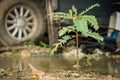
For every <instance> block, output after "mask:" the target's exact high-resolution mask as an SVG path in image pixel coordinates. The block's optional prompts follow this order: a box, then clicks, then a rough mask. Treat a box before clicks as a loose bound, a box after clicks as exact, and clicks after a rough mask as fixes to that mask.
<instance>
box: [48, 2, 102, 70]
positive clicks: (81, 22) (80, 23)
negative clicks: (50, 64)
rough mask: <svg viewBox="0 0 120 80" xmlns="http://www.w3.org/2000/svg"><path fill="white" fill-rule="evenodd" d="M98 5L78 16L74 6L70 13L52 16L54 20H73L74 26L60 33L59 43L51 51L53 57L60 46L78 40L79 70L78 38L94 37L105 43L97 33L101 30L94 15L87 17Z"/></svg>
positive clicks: (57, 13) (55, 13) (58, 13)
mask: <svg viewBox="0 0 120 80" xmlns="http://www.w3.org/2000/svg"><path fill="white" fill-rule="evenodd" d="M99 6H100V5H99V4H98V3H96V4H94V5H92V6H90V7H88V8H87V9H86V10H83V11H82V12H81V13H79V14H78V12H77V9H76V7H75V6H74V5H73V6H72V9H69V11H68V13H64V12H54V13H52V14H51V16H52V18H53V20H59V19H71V20H72V22H73V25H70V26H65V27H62V28H61V29H60V30H59V31H58V35H59V39H58V42H57V43H56V44H55V46H54V48H53V49H52V50H51V51H50V55H53V54H54V52H55V51H56V50H57V48H58V46H62V45H64V44H65V43H67V41H68V40H71V39H73V38H75V39H76V50H77V53H76V55H77V60H76V61H77V67H78V68H77V70H79V52H78V37H79V36H83V37H92V38H94V39H96V40H98V41H103V37H102V36H100V35H99V34H98V33H97V32H96V31H97V30H98V29H99V26H98V22H97V20H96V18H95V16H93V15H85V13H87V12H88V11H89V10H91V9H93V8H95V7H99ZM88 23H90V24H91V25H92V27H93V28H94V29H95V31H94V32H93V31H92V30H91V29H89V28H88ZM71 32H73V33H75V34H74V35H70V34H69V33H71Z"/></svg>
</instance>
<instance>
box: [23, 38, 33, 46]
mask: <svg viewBox="0 0 120 80" xmlns="http://www.w3.org/2000/svg"><path fill="white" fill-rule="evenodd" d="M24 44H25V45H27V46H28V47H29V48H32V47H33V46H34V45H35V40H33V39H31V40H28V41H26V42H24Z"/></svg>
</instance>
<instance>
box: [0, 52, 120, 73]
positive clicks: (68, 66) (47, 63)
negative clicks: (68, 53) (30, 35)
mask: <svg viewBox="0 0 120 80" xmlns="http://www.w3.org/2000/svg"><path fill="white" fill-rule="evenodd" d="M18 62H19V57H18V56H17V57H16V56H12V57H4V58H2V57H1V58H0V69H7V68H11V67H12V68H13V66H15V65H17V64H18ZM28 62H29V63H31V64H32V65H33V66H34V67H35V68H36V69H38V70H41V71H44V72H56V71H65V70H67V71H72V70H76V69H74V68H73V65H74V64H75V63H76V62H75V61H73V60H68V59H65V58H63V57H62V56H61V55H55V56H54V57H53V56H52V57H51V56H49V54H41V55H40V54H33V55H32V56H31V57H30V58H29V59H28ZM91 64H92V65H91V66H87V65H86V59H85V58H83V59H81V60H80V70H81V71H83V72H90V71H92V72H93V71H95V72H100V73H104V74H108V73H109V74H114V75H118V74H120V68H119V66H120V58H113V57H110V58H105V57H103V58H101V59H100V60H99V61H97V60H94V59H91ZM24 67H25V66H24ZM26 67H27V70H30V69H28V68H29V67H28V66H26Z"/></svg>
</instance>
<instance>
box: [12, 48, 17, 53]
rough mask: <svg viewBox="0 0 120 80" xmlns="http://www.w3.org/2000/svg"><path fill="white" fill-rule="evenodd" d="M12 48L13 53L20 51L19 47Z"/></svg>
mask: <svg viewBox="0 0 120 80" xmlns="http://www.w3.org/2000/svg"><path fill="white" fill-rule="evenodd" d="M10 50H11V51H12V53H18V52H19V50H18V49H17V48H10Z"/></svg>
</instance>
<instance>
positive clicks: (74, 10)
mask: <svg viewBox="0 0 120 80" xmlns="http://www.w3.org/2000/svg"><path fill="white" fill-rule="evenodd" d="M72 10H73V12H74V13H75V14H76V15H77V9H76V8H75V6H74V5H73V6H72Z"/></svg>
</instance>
